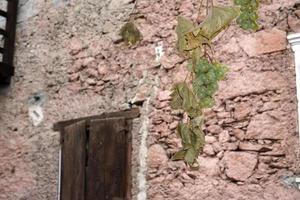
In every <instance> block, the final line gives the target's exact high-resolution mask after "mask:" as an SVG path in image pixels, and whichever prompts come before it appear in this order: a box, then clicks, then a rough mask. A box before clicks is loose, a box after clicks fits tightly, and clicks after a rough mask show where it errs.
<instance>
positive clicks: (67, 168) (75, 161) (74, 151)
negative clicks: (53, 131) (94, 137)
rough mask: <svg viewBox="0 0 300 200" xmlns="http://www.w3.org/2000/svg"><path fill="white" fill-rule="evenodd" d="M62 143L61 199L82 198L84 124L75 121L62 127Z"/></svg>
mask: <svg viewBox="0 0 300 200" xmlns="http://www.w3.org/2000/svg"><path fill="white" fill-rule="evenodd" d="M64 132H65V137H64V141H63V143H62V169H61V170H62V177H61V186H62V187H61V200H84V196H85V167H86V166H85V163H86V142H87V135H86V124H85V122H84V121H81V122H77V123H75V124H72V125H70V126H67V127H65V128H64Z"/></svg>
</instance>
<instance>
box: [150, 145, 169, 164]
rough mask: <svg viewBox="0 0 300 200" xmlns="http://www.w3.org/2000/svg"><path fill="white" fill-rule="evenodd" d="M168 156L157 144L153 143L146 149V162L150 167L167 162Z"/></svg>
mask: <svg viewBox="0 0 300 200" xmlns="http://www.w3.org/2000/svg"><path fill="white" fill-rule="evenodd" d="M167 161H168V157H167V154H166V151H165V149H164V148H163V147H162V146H161V145H159V144H154V145H152V146H151V147H150V148H149V150H148V164H149V166H150V167H152V168H158V167H160V166H163V165H165V164H166V163H167Z"/></svg>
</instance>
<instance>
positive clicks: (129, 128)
mask: <svg viewBox="0 0 300 200" xmlns="http://www.w3.org/2000/svg"><path fill="white" fill-rule="evenodd" d="M126 139H127V155H126V156H127V157H126V164H127V166H126V176H127V182H126V187H127V188H126V190H127V191H126V197H127V199H126V200H131V199H132V193H131V189H132V176H131V166H132V163H131V161H132V119H130V120H126Z"/></svg>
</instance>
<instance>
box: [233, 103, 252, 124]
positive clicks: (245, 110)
mask: <svg viewBox="0 0 300 200" xmlns="http://www.w3.org/2000/svg"><path fill="white" fill-rule="evenodd" d="M250 112H251V105H250V104H249V103H247V102H242V103H240V104H239V105H238V106H236V107H235V111H234V117H235V118H236V119H237V120H242V119H244V118H246V117H247V116H248V115H249V114H250Z"/></svg>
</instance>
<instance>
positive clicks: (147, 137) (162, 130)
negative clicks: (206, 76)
mask: <svg viewBox="0 0 300 200" xmlns="http://www.w3.org/2000/svg"><path fill="white" fill-rule="evenodd" d="M228 2H229V1H221V0H219V1H218V2H217V1H216V2H215V3H220V4H227V3H228ZM133 4H134V2H133V1H131V0H110V1H109V0H106V1H97V0H53V1H52V0H46V1H42V0H37V1H33V0H27V1H26V0H23V1H22V0H21V3H20V6H21V10H20V15H19V24H18V33H17V51H16V59H15V65H16V76H15V77H14V79H13V83H12V85H11V87H10V88H9V89H8V90H6V91H3V92H2V93H3V94H2V95H1V96H0V113H1V114H0V127H1V130H0V144H1V145H0V157H1V164H0V199H3V200H4V199H5V200H17V199H20V200H21V199H23V200H25V199H28V200H41V199H49V200H52V199H56V196H57V185H58V151H59V133H56V132H53V131H52V130H51V128H52V125H53V123H55V122H57V121H60V120H63V119H70V118H76V117H82V116H88V115H94V114H99V113H101V112H104V111H107V112H111V111H116V110H122V109H127V108H130V107H132V106H135V107H136V106H138V107H140V109H141V113H142V115H141V118H140V119H137V120H136V121H135V123H134V126H135V128H134V131H133V138H134V142H133V148H134V149H133V155H134V156H133V179H134V181H133V183H134V189H133V196H134V199H139V200H144V199H151V200H160V199H164V200H165V199H172V200H173V199H186V200H198V199H208V200H209V199H211V200H215V199H224V200H227V199H247V200H251V199H260V200H261V199H266V200H273V199H274V200H275V199H282V200H284V199H286V200H292V199H295V200H296V199H299V198H300V193H299V191H297V190H296V189H294V188H288V185H286V184H284V181H285V182H287V181H286V180H290V179H289V178H290V177H293V176H294V175H297V174H299V172H300V170H299V163H300V162H299V156H298V135H297V132H296V130H297V129H296V98H295V77H294V64H293V53H292V52H291V50H290V48H289V47H288V45H287V42H286V34H287V33H288V32H291V31H297V30H299V29H298V28H299V27H298V21H299V19H298V18H299V7H298V6H299V5H296V0H290V1H280V0H273V1H269V0H264V1H262V3H261V7H260V24H261V25H262V27H261V30H259V31H258V32H257V33H251V32H247V31H243V30H240V29H239V28H237V27H236V26H235V25H234V26H232V27H230V28H229V29H228V30H227V31H226V32H225V33H223V34H222V36H221V37H219V38H218V39H217V40H216V41H215V42H214V43H215V45H216V47H215V49H216V53H215V56H216V57H217V58H218V59H219V60H221V61H222V62H224V63H226V64H228V65H229V66H230V72H229V74H228V76H227V78H226V80H225V81H223V82H222V83H221V84H220V88H219V93H218V95H217V100H216V106H214V107H213V108H212V109H210V110H207V111H206V113H205V115H206V122H205V127H204V128H205V134H206V137H205V140H206V142H207V144H206V146H205V148H204V153H203V154H202V155H201V156H200V157H199V163H200V169H199V170H198V171H192V170H190V169H188V168H187V167H186V166H185V164H184V163H183V162H172V161H170V159H169V158H170V157H171V156H172V155H173V153H174V152H175V151H176V150H178V148H179V147H180V140H179V139H178V138H177V136H176V133H175V128H176V125H177V123H178V121H180V120H181V116H180V115H178V113H176V112H174V111H171V109H170V107H169V106H168V102H169V100H170V96H169V95H170V88H171V86H172V83H174V82H178V81H180V80H183V79H184V78H185V76H186V73H187V71H186V69H185V65H186V60H184V59H183V58H181V57H180V56H179V55H178V54H177V50H176V48H175V41H176V35H175V31H174V29H175V26H176V16H177V15H179V14H182V15H184V16H187V17H190V18H193V19H196V17H197V10H198V9H199V8H198V6H199V2H198V1H196V0H175V1H174V0H150V1H149V0H139V1H138V2H137V5H136V6H137V9H136V11H134V12H135V15H134V16H135V18H136V23H137V25H138V27H139V29H140V30H141V32H142V34H143V40H142V41H141V42H140V43H138V44H137V45H136V46H133V47H127V46H125V45H124V44H123V43H122V42H121V41H120V36H119V35H118V31H119V30H120V28H121V26H122V25H123V24H124V22H126V21H127V20H128V19H129V14H130V13H131V12H132V7H133ZM297 10H298V11H297ZM155 48H160V49H163V51H164V55H163V56H162V57H161V58H159V57H157V55H155ZM36 93H39V94H43V96H45V100H44V102H43V104H42V106H41V107H42V109H43V113H44V119H43V121H42V122H41V123H40V124H39V125H38V126H34V125H33V124H32V122H31V119H30V118H29V116H28V109H29V107H30V106H31V103H30V102H31V101H29V99H31V97H32V95H34V94H36ZM291 185H292V184H290V185H289V186H291ZM274 191H275V192H274Z"/></svg>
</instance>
